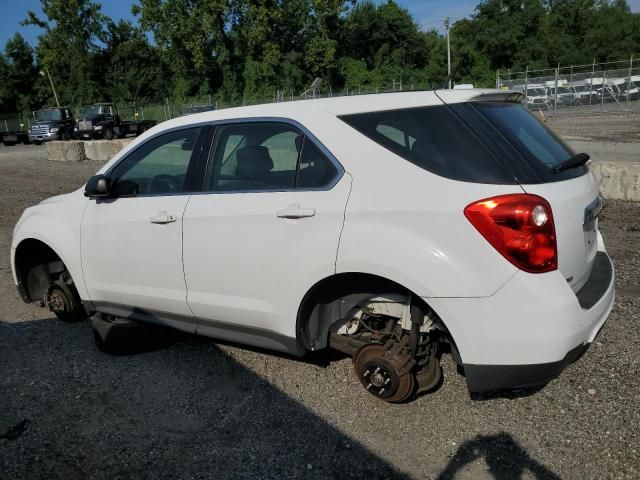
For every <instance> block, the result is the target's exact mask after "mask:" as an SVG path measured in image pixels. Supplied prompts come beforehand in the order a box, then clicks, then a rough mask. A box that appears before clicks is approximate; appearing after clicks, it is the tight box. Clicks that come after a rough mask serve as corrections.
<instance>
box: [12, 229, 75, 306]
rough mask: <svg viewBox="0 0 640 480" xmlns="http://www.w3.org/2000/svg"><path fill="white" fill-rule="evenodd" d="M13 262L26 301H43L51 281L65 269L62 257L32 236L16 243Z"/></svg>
mask: <svg viewBox="0 0 640 480" xmlns="http://www.w3.org/2000/svg"><path fill="white" fill-rule="evenodd" d="M14 262H15V269H16V276H17V279H18V283H19V284H20V285H21V286H22V289H23V292H24V295H23V300H25V301H26V302H39V303H43V302H44V298H45V296H46V294H47V290H48V288H49V285H50V284H51V282H52V281H53V280H54V279H55V278H56V277H57V276H59V275H60V274H61V273H63V272H64V271H65V270H66V267H65V265H64V263H63V262H62V259H61V258H60V256H59V255H58V254H57V253H56V252H55V251H54V250H53V249H52V248H51V247H49V246H48V245H47V244H46V243H44V242H42V241H40V240H36V239H33V238H28V239H25V240H23V241H21V242H20V243H19V244H18V247H17V248H16V253H15V258H14Z"/></svg>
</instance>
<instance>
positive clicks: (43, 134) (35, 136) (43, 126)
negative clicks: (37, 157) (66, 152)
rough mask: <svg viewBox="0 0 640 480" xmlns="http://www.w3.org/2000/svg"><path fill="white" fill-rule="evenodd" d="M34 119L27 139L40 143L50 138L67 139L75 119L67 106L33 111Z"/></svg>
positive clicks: (71, 131)
mask: <svg viewBox="0 0 640 480" xmlns="http://www.w3.org/2000/svg"><path fill="white" fill-rule="evenodd" d="M35 117H36V121H35V122H34V123H33V124H31V127H29V130H28V136H29V141H30V142H33V143H35V144H36V145H40V144H41V143H42V142H48V141H50V140H69V139H70V138H71V136H72V133H73V126H74V124H75V121H74V119H73V113H72V112H71V109H70V108H69V107H55V108H53V107H52V108H43V109H42V110H38V111H37V112H35Z"/></svg>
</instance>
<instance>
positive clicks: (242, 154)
mask: <svg viewBox="0 0 640 480" xmlns="http://www.w3.org/2000/svg"><path fill="white" fill-rule="evenodd" d="M214 145H215V148H214V149H213V151H212V159H211V168H210V169H209V172H208V174H207V179H206V182H205V189H206V190H207V191H211V192H220V191H222V192H224V191H227V192H230V191H236V192H237V191H241V192H245V191H273V190H290V189H294V188H318V187H323V186H325V185H327V184H328V183H329V182H330V181H331V180H332V179H333V178H334V177H335V175H336V173H337V170H336V168H335V166H333V164H331V162H329V160H327V159H326V157H325V156H324V155H323V154H322V153H320V151H319V150H318V148H317V147H316V146H315V145H313V143H312V142H311V141H309V140H308V139H306V138H305V135H304V134H303V133H302V132H300V131H299V130H298V129H296V128H294V127H293V126H291V125H288V124H284V123H266V122H265V123H262V122H261V123H247V124H232V125H222V126H219V127H217V130H216V136H215V140H214Z"/></svg>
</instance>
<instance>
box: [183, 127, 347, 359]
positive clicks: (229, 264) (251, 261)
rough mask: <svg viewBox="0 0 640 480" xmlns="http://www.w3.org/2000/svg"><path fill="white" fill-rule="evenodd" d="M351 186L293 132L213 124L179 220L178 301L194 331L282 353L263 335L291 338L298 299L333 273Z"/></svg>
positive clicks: (324, 155)
mask: <svg viewBox="0 0 640 480" xmlns="http://www.w3.org/2000/svg"><path fill="white" fill-rule="evenodd" d="M350 185H351V182H350V177H349V176H348V175H346V174H344V173H343V171H342V167H341V166H340V165H339V164H338V163H337V161H336V160H335V159H334V158H333V157H332V156H331V154H330V153H329V152H328V151H326V149H324V148H323V147H322V146H321V145H320V144H319V143H318V142H317V141H316V140H315V139H314V138H313V137H312V136H311V135H310V134H309V133H308V132H303V131H302V129H300V128H299V127H297V126H292V125H291V124H289V123H280V122H259V121H258V122H252V123H233V124H228V125H219V126H217V128H216V133H215V138H214V142H213V146H212V148H211V153H210V155H209V163H208V170H207V174H206V176H205V181H204V188H203V190H204V191H203V192H202V193H201V194H198V195H193V196H192V198H191V199H190V201H189V204H188V206H187V208H186V211H185V214H184V269H185V279H186V283H187V288H188V296H187V300H188V304H189V307H190V308H191V310H192V311H193V313H194V314H195V316H196V317H198V318H199V319H200V325H199V327H198V332H199V333H203V334H208V335H212V336H217V337H220V338H227V339H230V340H234V341H243V342H246V343H253V344H257V345H261V346H264V347H269V348H273V349H280V350H286V348H285V347H284V346H283V345H282V344H281V343H279V341H278V340H277V339H275V337H274V335H272V334H273V333H274V332H275V333H276V334H278V335H280V336H285V337H295V323H296V316H297V310H298V307H299V305H300V302H301V300H302V298H303V296H304V294H305V293H306V292H307V291H308V289H309V288H310V287H311V286H313V284H314V283H315V282H317V281H318V280H320V279H322V278H324V277H327V276H330V275H332V274H333V273H334V272H335V261H336V253H337V248H338V241H339V237H340V232H341V229H342V226H343V220H344V211H345V207H346V203H347V198H348V195H349V191H350ZM256 332H258V333H257V337H260V338H259V339H257V337H256Z"/></svg>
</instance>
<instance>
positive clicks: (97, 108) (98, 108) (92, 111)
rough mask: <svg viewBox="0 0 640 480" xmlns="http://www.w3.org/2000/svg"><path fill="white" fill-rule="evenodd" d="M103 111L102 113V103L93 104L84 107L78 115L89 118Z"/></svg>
mask: <svg viewBox="0 0 640 480" xmlns="http://www.w3.org/2000/svg"><path fill="white" fill-rule="evenodd" d="M103 113H104V107H103V106H102V105H93V106H91V107H84V108H83V109H82V114H81V115H80V116H81V117H82V118H88V119H91V118H95V117H97V116H98V115H101V114H103Z"/></svg>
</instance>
